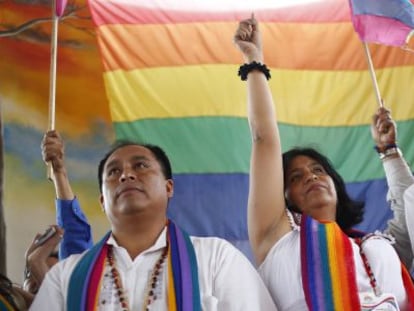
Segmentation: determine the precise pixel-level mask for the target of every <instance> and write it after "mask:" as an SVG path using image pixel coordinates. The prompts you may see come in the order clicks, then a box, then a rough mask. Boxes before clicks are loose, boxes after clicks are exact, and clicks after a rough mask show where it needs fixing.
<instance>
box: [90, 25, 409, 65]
mask: <svg viewBox="0 0 414 311" xmlns="http://www.w3.org/2000/svg"><path fill="white" fill-rule="evenodd" d="M236 26H237V24H236V22H216V23H206V24H202V23H194V24H177V25H107V26H101V27H100V28H99V29H98V32H99V37H100V40H101V41H100V42H101V44H100V47H101V53H102V57H103V60H104V67H105V71H113V70H118V69H122V70H133V69H140V68H152V67H171V66H186V65H187V66H188V65H200V64H219V63H222V64H234V63H239V62H242V59H241V57H240V53H239V52H238V51H237V49H236V47H235V46H234V44H233V42H232V41H231V38H232V36H233V34H234V29H235V28H236ZM261 28H262V30H263V36H264V38H263V40H264V42H267V43H270V44H265V59H266V63H267V65H268V66H269V67H273V68H283V69H299V70H302V69H304V70H366V69H367V63H366V60H365V58H364V57H363V48H362V45H361V42H360V41H359V39H358V37H357V36H356V34H355V33H354V30H353V28H352V24H351V23H337V24H331V25H330V27H326V26H325V25H323V24H292V23H288V24H274V23H264V24H262V25H261ZM207 38H208V39H207ZM338 42H344V43H346V44H338ZM189 43H190V44H189ZM358 56H360V57H358ZM372 56H373V61H374V63H375V67H376V68H378V69H379V68H385V67H394V66H407V65H414V57H412V55H411V54H410V53H407V52H405V51H403V50H401V49H396V48H386V47H372Z"/></svg>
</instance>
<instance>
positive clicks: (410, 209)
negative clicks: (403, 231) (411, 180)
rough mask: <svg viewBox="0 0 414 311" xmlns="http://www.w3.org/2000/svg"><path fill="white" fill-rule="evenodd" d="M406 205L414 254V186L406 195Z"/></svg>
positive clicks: (406, 218)
mask: <svg viewBox="0 0 414 311" xmlns="http://www.w3.org/2000/svg"><path fill="white" fill-rule="evenodd" d="M404 204H405V208H406V213H405V221H406V223H407V228H408V235H409V237H410V241H411V254H413V253H414V184H413V185H411V186H410V187H409V188H408V189H407V190H406V191H405V193H404Z"/></svg>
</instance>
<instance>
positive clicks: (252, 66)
mask: <svg viewBox="0 0 414 311" xmlns="http://www.w3.org/2000/svg"><path fill="white" fill-rule="evenodd" d="M252 71H258V72H261V73H263V74H264V75H265V77H266V79H267V80H269V79H270V78H271V75H270V70H269V68H267V66H266V65H265V64H262V63H260V62H256V61H253V62H251V63H246V64H243V65H241V66H240V68H239V71H238V75H239V76H240V78H241V80H242V81H246V80H247V75H248V74H249V73H250V72H252Z"/></svg>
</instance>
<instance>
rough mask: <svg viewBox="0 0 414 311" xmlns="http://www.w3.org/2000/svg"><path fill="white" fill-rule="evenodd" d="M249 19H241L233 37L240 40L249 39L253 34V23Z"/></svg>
mask: <svg viewBox="0 0 414 311" xmlns="http://www.w3.org/2000/svg"><path fill="white" fill-rule="evenodd" d="M250 21H251V20H250V19H247V20H244V21H241V22H240V23H239V27H238V28H237V30H236V34H235V36H234V37H235V39H236V40H241V41H249V42H250V41H251V38H252V35H253V25H252V23H251V22H250Z"/></svg>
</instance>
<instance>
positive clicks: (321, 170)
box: [314, 167, 325, 173]
mask: <svg viewBox="0 0 414 311" xmlns="http://www.w3.org/2000/svg"><path fill="white" fill-rule="evenodd" d="M314 171H315V172H316V173H324V172H325V170H324V169H323V168H322V167H315V168H314Z"/></svg>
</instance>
